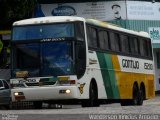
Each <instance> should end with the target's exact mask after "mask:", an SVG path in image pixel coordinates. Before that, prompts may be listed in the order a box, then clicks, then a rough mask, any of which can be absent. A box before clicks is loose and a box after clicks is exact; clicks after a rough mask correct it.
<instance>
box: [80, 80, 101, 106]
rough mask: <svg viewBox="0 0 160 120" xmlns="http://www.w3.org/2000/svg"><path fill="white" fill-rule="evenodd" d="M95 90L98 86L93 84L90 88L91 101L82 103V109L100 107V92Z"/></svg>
mask: <svg viewBox="0 0 160 120" xmlns="http://www.w3.org/2000/svg"><path fill="white" fill-rule="evenodd" d="M95 88H96V86H95V85H94V84H93V82H92V83H91V84H90V88H89V99H88V100H84V101H82V107H99V106H100V104H99V101H98V91H97V89H95Z"/></svg>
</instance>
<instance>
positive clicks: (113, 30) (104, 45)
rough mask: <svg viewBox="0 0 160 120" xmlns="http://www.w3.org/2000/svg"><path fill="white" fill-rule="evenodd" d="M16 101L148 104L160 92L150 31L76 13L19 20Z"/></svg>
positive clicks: (14, 71)
mask: <svg viewBox="0 0 160 120" xmlns="http://www.w3.org/2000/svg"><path fill="white" fill-rule="evenodd" d="M11 50H12V51H11V76H12V78H11V79H10V84H11V86H12V90H11V91H12V93H11V94H12V101H13V102H16V101H31V102H33V103H34V106H35V107H36V108H41V107H42V103H43V102H47V103H57V104H81V105H82V107H98V106H100V104H103V103H106V102H107V101H108V100H109V101H118V102H119V103H121V105H122V106H124V105H142V104H143V100H146V99H150V98H152V97H154V96H155V89H154V65H153V55H152V46H151V40H150V38H149V36H148V34H147V33H145V32H136V31H132V30H127V29H124V28H121V27H118V26H115V25H113V24H110V23H106V22H101V21H98V20H94V19H84V18H82V17H73V16H56V17H53V16H51V17H40V18H31V19H26V20H21V21H17V22H15V23H13V29H12V42H11Z"/></svg>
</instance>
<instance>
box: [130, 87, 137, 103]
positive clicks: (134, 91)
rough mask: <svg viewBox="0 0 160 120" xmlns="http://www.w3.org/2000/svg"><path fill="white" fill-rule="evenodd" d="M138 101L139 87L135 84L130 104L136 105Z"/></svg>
mask: <svg viewBox="0 0 160 120" xmlns="http://www.w3.org/2000/svg"><path fill="white" fill-rule="evenodd" d="M138 102H139V89H138V86H137V85H134V86H133V98H132V102H131V105H138Z"/></svg>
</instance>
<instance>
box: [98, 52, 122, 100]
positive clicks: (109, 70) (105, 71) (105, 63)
mask: <svg viewBox="0 0 160 120" xmlns="http://www.w3.org/2000/svg"><path fill="white" fill-rule="evenodd" d="M97 57H98V60H99V64H100V67H101V73H102V77H103V82H104V85H105V90H106V94H107V97H108V99H119V98H120V95H119V90H118V86H117V82H116V77H115V72H114V68H113V64H112V58H111V55H110V54H104V53H97Z"/></svg>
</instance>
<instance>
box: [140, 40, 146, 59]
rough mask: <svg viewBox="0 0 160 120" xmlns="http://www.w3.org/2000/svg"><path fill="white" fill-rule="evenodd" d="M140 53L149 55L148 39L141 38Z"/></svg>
mask: <svg viewBox="0 0 160 120" xmlns="http://www.w3.org/2000/svg"><path fill="white" fill-rule="evenodd" d="M140 53H141V55H142V56H147V41H146V40H145V39H142V38H140Z"/></svg>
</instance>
